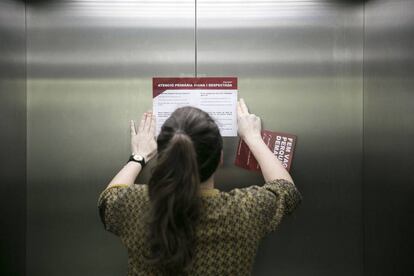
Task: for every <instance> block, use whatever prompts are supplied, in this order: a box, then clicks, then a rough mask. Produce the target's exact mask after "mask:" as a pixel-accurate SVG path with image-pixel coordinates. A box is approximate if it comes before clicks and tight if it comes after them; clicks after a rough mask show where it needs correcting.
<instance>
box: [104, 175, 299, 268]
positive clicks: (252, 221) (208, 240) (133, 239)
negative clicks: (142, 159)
mask: <svg viewBox="0 0 414 276" xmlns="http://www.w3.org/2000/svg"><path fill="white" fill-rule="evenodd" d="M147 189H148V186H147V185H141V184H135V185H116V186H112V187H110V188H107V189H106V190H104V191H103V192H102V194H101V195H100V197H99V201H98V208H99V211H100V216H101V220H102V222H103V224H104V226H105V229H106V230H108V231H110V232H112V233H114V234H116V235H117V236H119V237H120V238H121V240H122V243H123V244H124V245H125V247H126V248H127V250H128V256H129V262H128V275H129V276H132V275H134V276H135V275H145V276H147V275H159V273H157V269H156V268H155V267H151V266H150V265H148V264H146V263H145V259H144V257H143V256H144V254H145V255H148V253H149V247H148V244H147V242H146V238H145V237H146V235H147V232H146V231H147V230H146V229H147V228H146V227H147V224H146V222H147V221H148V220H147V219H146V216H147V215H148V210H149V208H150V202H149V198H148V193H147ZM200 196H201V198H202V200H201V201H202V213H201V218H200V223H199V224H198V227H197V230H196V232H197V235H196V248H195V256H194V259H193V263H192V265H191V270H190V271H191V272H190V275H250V274H251V271H252V266H253V262H254V257H255V255H256V250H257V248H258V245H259V242H260V240H261V239H262V238H263V237H264V236H265V235H266V234H268V233H270V232H272V231H274V230H275V229H276V228H277V226H278V225H279V223H280V222H281V220H282V218H283V216H284V215H286V214H289V213H291V212H292V211H293V210H294V209H295V207H296V206H297V205H298V204H299V202H300V201H301V200H302V197H301V194H300V193H299V192H298V190H297V189H296V187H295V185H293V184H292V183H290V182H288V181H286V180H281V179H279V180H274V181H270V182H267V183H265V184H264V185H263V186H250V187H247V188H236V189H233V190H231V191H230V192H222V191H219V190H217V189H209V190H204V191H203V192H201V194H200Z"/></svg>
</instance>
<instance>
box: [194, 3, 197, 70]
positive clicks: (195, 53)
mask: <svg viewBox="0 0 414 276" xmlns="http://www.w3.org/2000/svg"><path fill="white" fill-rule="evenodd" d="M194 75H195V77H197V0H194Z"/></svg>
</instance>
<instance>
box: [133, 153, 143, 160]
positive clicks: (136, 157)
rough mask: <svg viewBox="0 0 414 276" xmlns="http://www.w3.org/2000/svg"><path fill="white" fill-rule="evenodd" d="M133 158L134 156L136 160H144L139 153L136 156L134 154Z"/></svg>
mask: <svg viewBox="0 0 414 276" xmlns="http://www.w3.org/2000/svg"><path fill="white" fill-rule="evenodd" d="M133 158H134V160H137V161H142V159H143V158H142V156H141V155H138V154H135V155H134V156H133Z"/></svg>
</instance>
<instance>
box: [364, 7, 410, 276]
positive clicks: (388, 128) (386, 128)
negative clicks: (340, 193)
mask: <svg viewBox="0 0 414 276" xmlns="http://www.w3.org/2000/svg"><path fill="white" fill-rule="evenodd" d="M413 49H414V1H411V0H392V1H391V0H389V1H384V0H377V1H370V2H368V3H367V4H366V7H365V51H364V193H363V194H364V221H365V239H364V240H365V252H366V254H365V255H366V257H365V273H364V274H365V275H367V276H371V275H375V276H382V275H414V265H413V256H414V251H413V248H414V238H413V233H414V216H413V214H414V206H413V202H412V196H413V194H414V185H413V184H414V172H413V168H412V167H413V164H414V146H413V141H414V124H413V122H414V93H413V92H414V55H413Z"/></svg>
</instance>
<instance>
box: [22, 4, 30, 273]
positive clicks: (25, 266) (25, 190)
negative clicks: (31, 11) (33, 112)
mask: <svg viewBox="0 0 414 276" xmlns="http://www.w3.org/2000/svg"><path fill="white" fill-rule="evenodd" d="M23 3H24V78H25V80H24V82H25V90H26V91H25V96H26V101H25V112H26V124H25V128H26V130H25V135H26V139H25V141H24V142H25V155H26V156H25V157H26V158H25V159H26V160H25V167H24V174H25V178H24V224H23V227H24V237H23V239H24V240H23V244H24V249H23V252H24V254H23V262H24V266H23V271H24V272H23V273H24V275H28V274H29V273H28V272H27V253H28V246H27V240H28V239H27V190H28V189H27V185H28V181H27V180H28V177H27V171H28V170H27V164H28V152H27V148H28V147H27V144H28V124H27V122H28V121H29V120H28V119H29V118H28V115H29V114H28V108H27V104H28V97H27V90H28V89H27V76H28V74H27V1H24V2H23Z"/></svg>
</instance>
